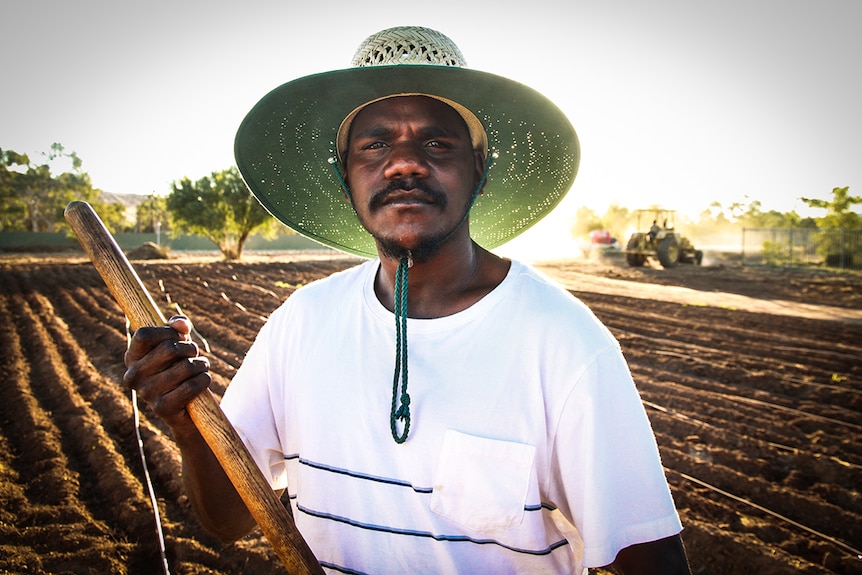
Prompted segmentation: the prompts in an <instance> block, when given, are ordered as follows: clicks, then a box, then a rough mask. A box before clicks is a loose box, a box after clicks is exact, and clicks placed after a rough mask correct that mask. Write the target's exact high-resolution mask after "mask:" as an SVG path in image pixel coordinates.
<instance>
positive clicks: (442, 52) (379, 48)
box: [350, 26, 467, 67]
mask: <svg viewBox="0 0 862 575" xmlns="http://www.w3.org/2000/svg"><path fill="white" fill-rule="evenodd" d="M398 64H435V65H437V66H458V67H466V66H467V61H466V60H465V59H464V55H463V54H461V50H459V49H458V46H456V45H455V42H453V41H452V40H451V39H450V38H449V37H448V36H446V35H445V34H441V33H440V32H438V31H437V30H432V29H430V28H422V27H421V26H400V27H398V28H389V29H387V30H383V31H381V32H378V33H376V34H372V35H371V36H369V37H368V38H366V39H365V41H363V42H362V44H360V45H359V48H357V50H356V53H355V54H354V55H353V60H352V61H351V62H350V65H351V66H356V67H360V66H389V65H398Z"/></svg>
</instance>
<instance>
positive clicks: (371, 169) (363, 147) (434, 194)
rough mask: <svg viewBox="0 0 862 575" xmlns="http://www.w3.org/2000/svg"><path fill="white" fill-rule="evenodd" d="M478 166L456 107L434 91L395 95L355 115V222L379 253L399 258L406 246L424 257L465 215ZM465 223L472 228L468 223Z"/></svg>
mask: <svg viewBox="0 0 862 575" xmlns="http://www.w3.org/2000/svg"><path fill="white" fill-rule="evenodd" d="M483 167H484V159H483V158H482V154H481V152H478V151H474V150H473V148H472V145H471V143H470V135H469V133H468V131H467V126H466V124H465V123H464V120H463V119H462V118H461V116H460V115H458V113H457V112H455V110H453V109H452V108H451V107H449V106H448V105H446V104H444V103H443V102H440V101H438V100H435V99H433V98H427V97H424V96H399V97H395V98H388V99H386V100H381V101H379V102H375V103H374V104H370V105H369V106H367V107H366V108H364V109H363V110H362V111H361V112H360V113H359V114H358V115H357V116H356V118H355V119H354V121H353V125H352V126H351V130H350V137H349V139H348V144H347V161H346V172H345V179H346V181H347V183H348V186H349V188H350V192H351V196H352V199H353V205H354V208H355V210H356V214H357V216H358V217H359V221H360V222H361V223H362V225H363V226H364V227H365V229H367V230H368V231H369V233H371V235H372V236H374V238H375V239H376V240H377V243H378V246H379V247H380V248H381V251H382V252H383V254H384V255H387V256H390V257H395V258H397V259H400V258H401V257H403V256H404V255H406V252H407V250H410V251H411V252H412V253H413V257H414V259H416V260H417V261H422V260H423V259H427V258H428V257H430V256H431V255H433V254H434V253H435V252H436V249H437V248H438V247H439V244H440V243H441V242H442V241H443V240H444V239H446V238H447V237H448V236H449V234H451V233H452V231H453V230H455V229H456V228H457V226H458V224H459V223H460V222H461V220H462V219H463V217H464V214H465V213H466V211H467V209H468V207H469V205H470V201H471V199H472V194H473V192H474V190H475V188H476V186H477V184H478V182H479V179H480V178H481V175H482V170H483ZM462 229H463V232H462V231H461V230H462ZM462 229H459V230H458V232H459V233H465V234H468V235H469V230H468V228H467V225H466V223H465V224H464V226H462Z"/></svg>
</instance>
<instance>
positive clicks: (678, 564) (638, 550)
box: [609, 535, 691, 575]
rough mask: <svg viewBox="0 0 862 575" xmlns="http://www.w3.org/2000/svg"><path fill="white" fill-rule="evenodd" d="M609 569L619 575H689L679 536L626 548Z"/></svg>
mask: <svg viewBox="0 0 862 575" xmlns="http://www.w3.org/2000/svg"><path fill="white" fill-rule="evenodd" d="M609 567H610V568H611V569H612V570H613V571H614V572H616V573H619V574H620V575H691V570H690V569H689V566H688V558H687V557H686V555H685V547H684V546H683V544H682V538H681V537H680V536H679V535H673V536H671V537H666V538H664V539H659V540H657V541H650V542H649V543H638V544H637V545H632V546H630V547H626V548H625V549H622V550H621V551H620V552H619V553H617V557H616V559H614V562H613V563H611V564H610V565H609Z"/></svg>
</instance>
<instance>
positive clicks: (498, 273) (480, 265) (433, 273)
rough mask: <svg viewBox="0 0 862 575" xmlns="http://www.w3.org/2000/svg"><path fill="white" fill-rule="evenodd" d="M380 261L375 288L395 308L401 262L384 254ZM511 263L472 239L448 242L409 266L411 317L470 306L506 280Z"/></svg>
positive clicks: (439, 314)
mask: <svg viewBox="0 0 862 575" xmlns="http://www.w3.org/2000/svg"><path fill="white" fill-rule="evenodd" d="M380 262H381V265H380V270H379V272H378V274H377V278H376V279H375V283H374V289H375V293H376V294H377V298H378V299H379V300H380V302H381V303H382V304H383V305H384V306H385V307H386V308H387V309H389V310H390V311H392V310H393V309H394V305H393V299H394V293H395V274H396V272H397V269H398V265H399V263H400V262H399V261H398V260H395V259H393V258H385V257H383V256H381V258H380ZM510 263H511V262H509V261H508V260H504V259H502V258H500V257H498V256H496V255H494V254H492V253H490V252H489V251H487V250H485V249H484V248H482V247H480V246H479V245H477V244H475V243H474V242H472V241H469V242H464V243H461V244H458V243H455V242H447V244H446V245H445V246H443V247H442V248H441V249H440V251H439V252H438V253H437V254H435V255H434V256H433V257H432V258H430V259H429V260H427V261H423V262H416V263H414V265H413V266H412V267H411V268H410V269H409V272H408V277H409V284H408V317H411V318H421V319H432V318H438V317H444V316H447V315H452V314H454V313H457V312H459V311H463V310H465V309H467V308H468V307H470V306H471V305H473V304H474V303H476V302H477V301H479V300H480V299H482V298H483V297H484V296H486V295H487V294H488V293H490V292H491V291H492V290H493V289H494V288H495V287H497V286H498V285H499V284H500V282H502V281H503V279H504V278H505V277H506V274H507V273H508V271H509V265H510Z"/></svg>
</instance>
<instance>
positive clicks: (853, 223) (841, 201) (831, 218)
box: [799, 186, 862, 230]
mask: <svg viewBox="0 0 862 575" xmlns="http://www.w3.org/2000/svg"><path fill="white" fill-rule="evenodd" d="M799 199H800V200H802V201H803V202H805V203H806V204H808V206H809V207H811V208H823V209H825V210H826V215H825V216H823V217H821V218H817V225H818V226H819V227H821V228H844V229H848V230H855V229H859V228H862V217H860V215H859V214H857V213H855V212H853V211H851V208H852V207H853V206H855V205H856V204H862V197H860V196H851V195H850V186H844V187H843V188H832V201H829V200H820V199H816V198H799Z"/></svg>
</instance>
